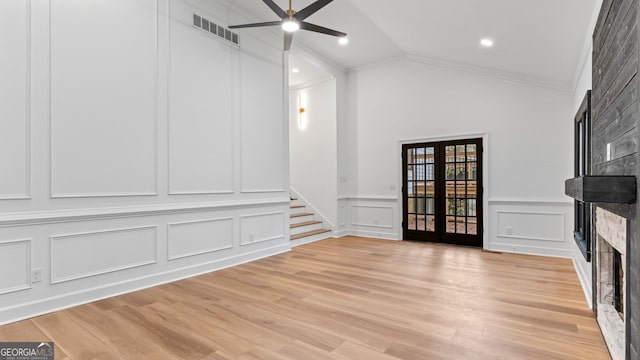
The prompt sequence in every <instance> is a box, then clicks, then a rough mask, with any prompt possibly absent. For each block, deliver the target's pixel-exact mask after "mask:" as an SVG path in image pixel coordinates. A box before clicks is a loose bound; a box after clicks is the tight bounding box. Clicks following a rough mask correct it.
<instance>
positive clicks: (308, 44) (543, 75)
mask: <svg viewBox="0 0 640 360" xmlns="http://www.w3.org/2000/svg"><path fill="white" fill-rule="evenodd" d="M275 1H276V3H277V4H278V5H280V6H281V7H282V8H287V7H288V1H287V0H275ZM312 2H313V0H294V1H293V7H294V9H296V10H299V9H302V8H304V7H305V6H307V5H309V4H311V3H312ZM233 3H234V6H236V5H237V6H239V7H241V8H244V9H246V10H247V11H248V12H250V13H251V15H252V17H255V18H257V19H260V21H271V20H277V16H276V15H275V14H273V13H272V12H271V10H270V9H269V8H268V7H267V6H266V5H265V4H264V3H263V2H262V1H261V0H236V1H233ZM597 3H598V0H482V1H480V0H440V1H435V0H394V1H372V0H336V1H334V2H332V3H331V4H329V5H327V6H326V7H325V8H324V9H322V10H320V11H319V12H317V13H316V14H314V15H312V16H311V17H310V18H308V19H307V21H309V22H311V23H315V24H318V25H322V26H326V27H329V28H334V29H336V30H340V31H344V32H347V33H348V34H349V39H350V43H349V45H347V46H340V45H338V43H337V40H336V39H335V38H333V37H330V36H326V35H321V34H316V33H311V32H307V31H300V32H297V33H296V35H295V39H294V44H293V48H295V47H296V45H298V46H300V47H304V48H306V49H309V50H311V51H313V52H315V53H318V54H320V55H321V56H323V57H325V58H326V59H328V60H329V61H331V62H333V63H335V64H338V65H341V66H343V67H345V68H354V67H359V66H363V65H366V64H369V63H374V62H377V61H380V60H384V59H388V58H392V57H395V56H399V55H410V56H417V57H421V58H427V59H430V60H436V61H444V62H450V63H455V64H458V65H464V66H471V67H478V68H482V69H483V70H485V71H487V70H488V71H497V72H500V73H503V74H513V75H514V76H517V77H524V78H531V79H537V80H540V81H545V82H549V83H556V84H562V85H563V86H566V87H569V86H571V84H572V82H573V81H574V77H575V74H576V70H577V68H578V67H579V65H581V64H579V63H580V61H581V58H582V56H583V54H584V52H585V51H586V49H585V41H586V39H587V36H590V34H587V32H588V29H589V25H590V24H591V22H592V21H593V17H594V8H595V6H596V4H597ZM277 30H278V29H277V28H276V29H273V30H272V31H277ZM243 31H264V30H259V29H251V30H243ZM280 31H281V30H280ZM484 37H489V38H491V39H493V40H494V41H495V46H494V47H493V48H491V49H486V48H482V47H481V46H480V44H479V42H480V39H482V38H484Z"/></svg>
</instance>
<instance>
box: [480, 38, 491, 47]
mask: <svg viewBox="0 0 640 360" xmlns="http://www.w3.org/2000/svg"><path fill="white" fill-rule="evenodd" d="M480 45H482V47H486V48H490V47H493V40H491V39H489V38H484V39H482V40H480Z"/></svg>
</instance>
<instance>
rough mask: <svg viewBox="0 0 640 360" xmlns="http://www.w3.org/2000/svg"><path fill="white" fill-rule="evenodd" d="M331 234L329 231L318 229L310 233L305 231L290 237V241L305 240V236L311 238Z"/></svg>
mask: <svg viewBox="0 0 640 360" xmlns="http://www.w3.org/2000/svg"><path fill="white" fill-rule="evenodd" d="M328 232H331V230H328V229H319V230H312V231H307V232H303V233H300V234H296V235H291V240H298V239H301V238H305V237H307V236H313V235H318V234H324V233H328Z"/></svg>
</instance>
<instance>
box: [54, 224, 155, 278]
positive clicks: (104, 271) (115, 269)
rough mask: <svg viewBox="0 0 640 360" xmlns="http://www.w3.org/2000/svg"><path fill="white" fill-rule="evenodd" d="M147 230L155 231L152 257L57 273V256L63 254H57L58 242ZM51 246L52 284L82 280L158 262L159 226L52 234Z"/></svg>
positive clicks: (86, 239)
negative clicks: (75, 271)
mask: <svg viewBox="0 0 640 360" xmlns="http://www.w3.org/2000/svg"><path fill="white" fill-rule="evenodd" d="M145 230H151V231H152V232H153V240H154V241H153V254H152V258H150V259H144V260H140V261H135V262H132V263H129V264H122V265H120V266H108V267H104V268H103V269H98V270H94V271H89V272H83V273H77V274H74V275H67V276H58V275H57V273H56V262H57V260H58V259H57V256H61V255H59V254H57V252H56V247H57V246H58V245H57V243H58V242H60V241H63V240H68V239H81V238H85V241H88V238H90V237H92V236H99V235H107V234H122V233H127V232H136V231H137V232H140V231H145ZM49 241H50V248H51V262H50V266H51V268H50V272H51V284H58V283H63V282H67V281H73V280H80V279H84V278H89V277H94V276H99V275H104V274H108V273H113V272H118V271H123V270H128V269H133V268H138V267H143V266H147V265H151V264H155V263H157V262H158V226H157V225H153V226H141V227H129V228H121V229H110V230H101V231H91V232H82V233H74V234H65V235H52V236H50V237H49Z"/></svg>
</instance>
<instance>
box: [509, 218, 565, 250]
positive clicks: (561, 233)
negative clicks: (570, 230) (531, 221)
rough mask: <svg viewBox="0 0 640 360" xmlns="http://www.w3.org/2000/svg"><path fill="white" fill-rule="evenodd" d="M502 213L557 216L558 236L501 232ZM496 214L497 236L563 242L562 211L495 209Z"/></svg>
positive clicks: (563, 222) (563, 224) (563, 219)
mask: <svg viewBox="0 0 640 360" xmlns="http://www.w3.org/2000/svg"><path fill="white" fill-rule="evenodd" d="M504 214H512V215H521V216H523V217H525V216H526V217H531V216H554V217H559V218H560V222H561V224H562V228H561V231H560V234H559V235H560V236H559V237H556V238H551V237H542V236H531V235H510V234H504V233H502V232H501V230H503V226H501V222H500V220H501V216H502V215H504ZM496 215H497V219H496V221H497V224H498V228H497V233H496V237H497V238H506V239H523V240H533V241H550V242H559V243H562V242H565V239H564V235H565V232H566V231H565V224H566V221H565V214H564V213H556V212H538V211H506V210H499V211H496Z"/></svg>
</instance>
